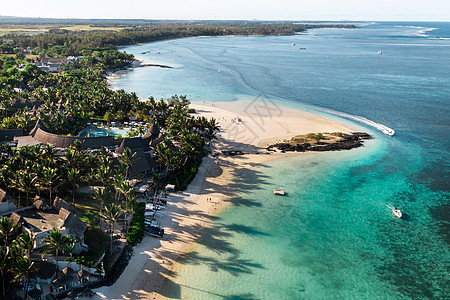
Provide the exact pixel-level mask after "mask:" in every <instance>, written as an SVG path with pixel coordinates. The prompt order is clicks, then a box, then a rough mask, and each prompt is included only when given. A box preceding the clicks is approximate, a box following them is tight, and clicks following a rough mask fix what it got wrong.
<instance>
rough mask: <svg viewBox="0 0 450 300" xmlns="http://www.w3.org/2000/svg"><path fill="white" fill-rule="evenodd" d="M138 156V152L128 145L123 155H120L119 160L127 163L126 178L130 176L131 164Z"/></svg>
mask: <svg viewBox="0 0 450 300" xmlns="http://www.w3.org/2000/svg"><path fill="white" fill-rule="evenodd" d="M135 157H136V153H133V152H132V151H131V149H130V148H128V147H126V148H125V149H124V151H123V153H122V155H121V156H120V157H119V161H120V162H121V163H123V164H125V165H126V169H125V179H126V178H127V177H128V169H129V168H130V166H131V164H132V163H133V162H134V160H135Z"/></svg>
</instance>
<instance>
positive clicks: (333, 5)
mask: <svg viewBox="0 0 450 300" xmlns="http://www.w3.org/2000/svg"><path fill="white" fill-rule="evenodd" d="M0 2H1V5H0V15H3V16H21V17H48V18H103V19H106V18H115V19H117V18H132V19H133V18H142V19H221V20H225V19H246V20H249V19H253V18H256V19H262V20H343V19H348V20H379V21H383V20H430V21H433V20H435V21H450V1H449V0H254V1H248V0H222V1H217V0H20V1H13V0H0Z"/></svg>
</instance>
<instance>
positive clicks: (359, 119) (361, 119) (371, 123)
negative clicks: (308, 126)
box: [316, 108, 395, 136]
mask: <svg viewBox="0 0 450 300" xmlns="http://www.w3.org/2000/svg"><path fill="white" fill-rule="evenodd" d="M316 109H317V110H320V111H323V112H326V113H329V114H332V115H335V116H338V117H344V118H346V119H350V120H353V121H357V122H360V123H363V124H366V125H369V126H371V127H374V128H376V129H378V130H379V131H381V132H382V133H384V134H386V135H390V136H393V135H394V134H395V130H394V129H392V128H389V127H387V126H386V125H383V124H380V123H377V122H374V121H372V120H369V119H366V118H364V117H361V116H355V115H351V114H347V113H344V112H338V111H333V110H330V109H326V108H316Z"/></svg>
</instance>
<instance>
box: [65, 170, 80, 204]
mask: <svg viewBox="0 0 450 300" xmlns="http://www.w3.org/2000/svg"><path fill="white" fill-rule="evenodd" d="M67 180H68V182H69V183H70V185H71V186H72V203H75V191H76V192H78V189H79V188H80V185H79V182H80V181H81V175H80V171H78V170H77V169H75V168H70V169H69V171H68V172H67Z"/></svg>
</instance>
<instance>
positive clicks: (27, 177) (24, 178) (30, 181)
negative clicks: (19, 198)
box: [18, 170, 37, 204]
mask: <svg viewBox="0 0 450 300" xmlns="http://www.w3.org/2000/svg"><path fill="white" fill-rule="evenodd" d="M18 183H19V189H20V190H21V191H22V192H25V194H26V196H27V198H26V202H27V204H28V200H29V198H28V195H29V194H30V193H31V192H33V191H34V190H35V189H36V184H37V176H36V175H35V174H34V173H32V172H31V171H29V170H25V171H23V172H22V173H21V175H20V177H19V182H18Z"/></svg>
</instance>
